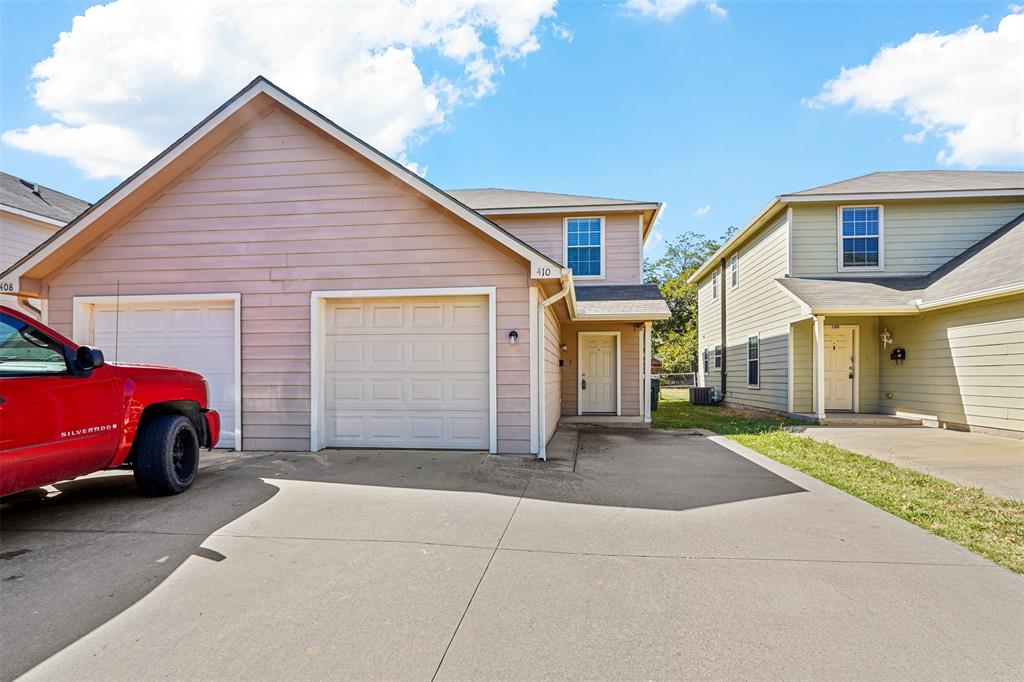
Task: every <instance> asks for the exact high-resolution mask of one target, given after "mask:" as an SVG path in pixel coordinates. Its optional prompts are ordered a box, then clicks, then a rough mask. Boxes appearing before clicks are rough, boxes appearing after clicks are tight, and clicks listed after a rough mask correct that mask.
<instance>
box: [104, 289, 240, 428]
mask: <svg viewBox="0 0 1024 682" xmlns="http://www.w3.org/2000/svg"><path fill="white" fill-rule="evenodd" d="M115 319H119V323H118V326H119V327H120V331H119V333H118V335H117V348H116V350H115V347H114V342H115V339H114V324H115V323H114V320H115ZM93 344H94V345H96V346H98V347H99V348H100V349H102V350H103V354H104V355H105V356H106V358H107V360H111V361H112V360H114V358H115V356H116V357H117V359H118V360H119V361H120V362H140V363H147V364H152V365H168V366H171V367H181V368H182V369H189V370H192V371H194V372H199V373H200V374H202V375H203V377H205V378H206V381H207V382H208V383H209V384H210V403H211V406H212V407H213V408H214V409H215V410H217V411H218V412H219V413H220V419H221V433H220V442H219V443H218V446H217V447H224V448H233V447H235V425H236V424H237V420H238V415H236V414H235V304H234V302H233V301H217V302H205V301H204V302H196V303H168V302H158V303H134V302H130V303H125V301H124V300H123V299H122V301H121V304H120V313H115V309H114V305H113V304H110V305H107V304H102V305H96V307H95V310H94V315H93Z"/></svg>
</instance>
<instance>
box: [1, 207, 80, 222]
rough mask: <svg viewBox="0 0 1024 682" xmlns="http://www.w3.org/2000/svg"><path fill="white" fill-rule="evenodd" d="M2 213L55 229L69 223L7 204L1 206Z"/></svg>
mask: <svg viewBox="0 0 1024 682" xmlns="http://www.w3.org/2000/svg"><path fill="white" fill-rule="evenodd" d="M0 211H3V212H4V213H10V214H11V215H16V216H18V217H20V218H28V219H29V220H34V221H36V222H37V223H45V224H47V225H53V226H54V227H64V226H65V225H67V223H66V222H64V221H63V220H57V219H56V218H48V217H47V216H44V215H40V214H38V213H33V212H32V211H26V210H24V209H21V208H15V207H14V206H8V205H7V204H0Z"/></svg>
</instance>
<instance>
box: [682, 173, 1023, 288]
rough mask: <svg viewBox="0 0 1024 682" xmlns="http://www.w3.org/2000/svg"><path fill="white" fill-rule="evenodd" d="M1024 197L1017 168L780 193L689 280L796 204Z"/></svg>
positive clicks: (894, 177) (889, 177)
mask: <svg viewBox="0 0 1024 682" xmlns="http://www.w3.org/2000/svg"><path fill="white" fill-rule="evenodd" d="M978 197H982V198H984V197H1024V173H1021V172H1016V171H946V170H931V171H888V172H879V173H869V174H867V175H861V176H859V177H856V178H850V179H849V180H840V181H839V182H833V183H831V184H828V185H821V186H820V187H812V188H811V189H805V190H801V191H799V192H792V193H790V194H780V195H778V196H776V197H775V198H773V199H772V200H771V201H769V202H768V203H767V204H765V206H764V208H762V209H761V210H760V211H758V212H757V215H755V216H754V217H753V218H751V219H750V222H748V223H747V224H746V225H744V226H743V228H742V229H741V230H739V231H738V232H737V233H736V234H734V235H733V236H732V237H731V238H730V239H729V240H728V241H726V242H725V243H724V244H722V246H721V247H720V248H719V249H718V250H717V251H715V252H714V253H713V254H712V255H711V257H710V258H708V259H707V260H706V261H704V263H703V264H702V265H701V266H700V267H699V268H697V270H696V271H695V272H694V273H693V274H692V275H690V278H689V279H688V280H687V281H688V282H691V283H692V282H697V281H699V280H701V279H703V278H704V277H706V276H707V274H708V272H709V271H710V269H711V267H712V266H713V265H714V264H715V263H717V262H718V261H719V259H721V258H724V257H726V256H727V255H728V254H729V253H730V252H731V251H732V250H733V249H734V248H736V247H738V246H739V245H740V244H741V243H743V242H745V241H746V240H747V239H750V238H751V237H753V236H754V235H755V234H757V233H758V232H759V231H760V230H761V229H762V228H763V227H765V226H766V225H768V224H769V221H771V220H772V219H773V218H774V217H775V216H777V215H779V213H780V212H782V211H784V210H786V209H787V207H789V206H790V205H792V204H801V203H814V202H816V203H822V202H838V201H901V200H913V199H968V198H978Z"/></svg>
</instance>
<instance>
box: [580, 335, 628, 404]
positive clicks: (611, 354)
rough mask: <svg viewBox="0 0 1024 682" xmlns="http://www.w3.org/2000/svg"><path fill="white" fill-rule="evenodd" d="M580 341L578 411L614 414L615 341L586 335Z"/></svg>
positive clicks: (609, 336)
mask: <svg viewBox="0 0 1024 682" xmlns="http://www.w3.org/2000/svg"><path fill="white" fill-rule="evenodd" d="M580 338H581V342H580V346H581V350H580V385H579V388H580V410H581V411H582V412H583V413H584V414H587V413H597V412H605V413H608V412H610V413H614V412H617V411H618V406H617V405H616V404H615V403H616V393H617V390H616V388H617V386H616V374H617V368H616V366H615V355H616V353H615V337H614V336H611V335H604V334H602V335H600V336H596V335H595V336H591V335H589V334H588V335H584V336H581V337H580Z"/></svg>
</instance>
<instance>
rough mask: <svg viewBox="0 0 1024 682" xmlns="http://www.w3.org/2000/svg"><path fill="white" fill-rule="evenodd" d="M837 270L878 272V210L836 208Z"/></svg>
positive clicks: (858, 207)
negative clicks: (837, 217)
mask: <svg viewBox="0 0 1024 682" xmlns="http://www.w3.org/2000/svg"><path fill="white" fill-rule="evenodd" d="M839 269H840V270H859V269H865V270H881V269H882V207H881V206H841V207H840V208H839Z"/></svg>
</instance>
